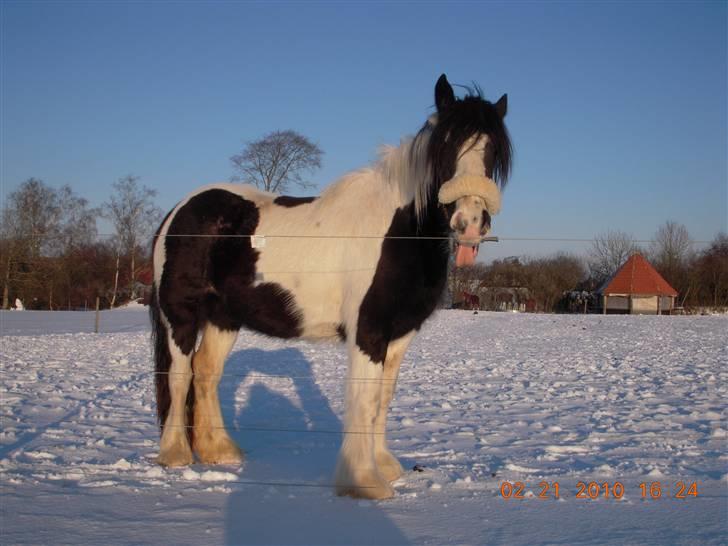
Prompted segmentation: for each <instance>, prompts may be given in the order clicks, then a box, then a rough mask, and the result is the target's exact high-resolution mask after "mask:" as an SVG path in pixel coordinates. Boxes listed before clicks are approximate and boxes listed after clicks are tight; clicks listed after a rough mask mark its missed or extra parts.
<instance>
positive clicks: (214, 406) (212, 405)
mask: <svg viewBox="0 0 728 546" xmlns="http://www.w3.org/2000/svg"><path fill="white" fill-rule="evenodd" d="M237 336H238V332H237V331H235V330H221V329H220V328H218V327H217V326H214V325H213V324H210V323H208V324H207V326H206V327H205V329H204V332H203V335H202V341H201V342H200V347H199V349H198V350H197V352H196V353H195V356H194V358H193V361H192V366H193V368H194V380H193V381H194V386H195V406H194V434H193V440H192V443H193V448H194V450H195V452H196V453H197V456H198V457H199V459H200V462H203V463H218V464H236V463H240V462H242V460H243V453H242V451H240V448H239V447H238V446H237V445H236V444H235V442H234V441H233V440H232V439H231V438H230V436H229V435H228V433H227V431H226V430H225V423H224V422H223V418H222V413H221V411H220V400H219V398H218V394H217V387H218V384H219V383H220V376H221V375H222V372H223V369H224V367H225V359H226V358H227V356H228V354H229V353H230V350H231V349H232V348H233V344H234V343H235V339H236V338H237Z"/></svg>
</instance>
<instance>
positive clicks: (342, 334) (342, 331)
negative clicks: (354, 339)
mask: <svg viewBox="0 0 728 546" xmlns="http://www.w3.org/2000/svg"><path fill="white" fill-rule="evenodd" d="M336 335H338V336H339V341H346V326H344V325H343V324H339V325H338V326H336Z"/></svg>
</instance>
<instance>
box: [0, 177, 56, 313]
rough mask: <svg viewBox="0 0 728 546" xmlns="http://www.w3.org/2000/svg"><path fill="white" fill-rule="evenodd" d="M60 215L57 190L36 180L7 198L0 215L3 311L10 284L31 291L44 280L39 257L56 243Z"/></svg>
mask: <svg viewBox="0 0 728 546" xmlns="http://www.w3.org/2000/svg"><path fill="white" fill-rule="evenodd" d="M60 215H61V208H60V206H59V204H58V195H57V192H56V190H55V189H54V188H52V187H50V186H47V185H46V184H45V183H43V181H41V180H38V179H37V178H29V179H28V180H26V181H25V182H23V183H22V184H21V185H20V186H19V187H18V189H17V190H15V191H14V192H13V193H11V194H10V196H9V197H8V201H7V203H6V205H5V207H4V209H3V213H2V239H3V251H4V252H3V254H4V264H3V265H4V270H5V275H4V277H5V278H4V285H3V308H5V309H7V307H8V305H9V299H8V296H9V289H10V285H11V283H12V282H14V281H16V280H17V281H19V282H20V281H21V280H22V282H23V284H24V286H25V287H26V289H27V290H28V291H30V290H31V289H32V288H35V285H37V284H38V283H41V282H42V281H43V280H44V278H43V275H42V273H41V271H40V270H41V267H40V258H41V254H42V253H44V252H46V253H47V252H49V251H51V250H52V249H53V247H54V243H55V244H57V240H55V241H54V239H56V236H57V235H58V229H59V224H60ZM19 277H22V279H20V278H19Z"/></svg>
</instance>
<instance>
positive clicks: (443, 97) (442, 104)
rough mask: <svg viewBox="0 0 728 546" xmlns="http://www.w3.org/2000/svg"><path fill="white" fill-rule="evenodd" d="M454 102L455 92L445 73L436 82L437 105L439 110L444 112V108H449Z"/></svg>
mask: <svg viewBox="0 0 728 546" xmlns="http://www.w3.org/2000/svg"><path fill="white" fill-rule="evenodd" d="M454 102H455V93H453V90H452V87H451V86H450V83H449V82H448V81H447V77H446V76H445V74H443V75H442V76H440V79H438V80H437V83H436V84H435V106H437V111H438V112H442V111H443V110H447V109H448V108H450V107H451V106H452V105H453V103H454Z"/></svg>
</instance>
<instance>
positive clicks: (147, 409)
mask: <svg viewBox="0 0 728 546" xmlns="http://www.w3.org/2000/svg"><path fill="white" fill-rule="evenodd" d="M146 321H147V319H146V314H145V313H144V311H143V310H127V311H114V312H108V313H105V314H104V316H102V319H101V332H102V333H101V334H93V333H89V332H92V331H93V323H94V318H93V313H42V312H14V313H8V312H3V313H1V314H0V329H1V331H2V338H1V339H0V342H1V347H0V358H1V359H2V376H1V378H0V397H1V399H2V429H1V430H0V494H1V495H2V497H1V499H0V502H1V512H0V516H1V518H2V520H1V522H0V523H1V526H0V533H1V536H0V541H1V542H2V543H3V544H15V543H53V544H56V543H74V544H111V543H113V544H121V543H124V544H126V543H153V544H173V543H174V544H191V543H204V544H223V543H225V544H354V543H361V544H406V543H412V544H604V543H609V544H672V543H678V544H725V543H726V542H727V541H728V469H727V468H726V466H727V465H726V462H727V461H728V455H727V451H726V443H727V441H728V424H727V423H726V417H727V412H726V399H727V397H726V389H727V385H728V383H726V379H727V375H728V370H727V369H726V363H727V362H728V349H727V348H726V345H727V344H726V340H727V337H728V336H727V335H726V332H727V331H728V318H726V317H636V316H607V317H604V316H576V315H561V316H556V315H519V314H505V313H502V314H498V313H480V314H477V315H474V314H472V313H470V312H465V311H442V312H440V313H438V314H437V315H436V316H435V317H434V318H433V319H432V320H431V321H430V322H428V323H427V325H426V327H425V328H424V329H423V331H422V332H421V334H420V335H419V336H418V337H417V338H416V340H415V342H414V343H413V346H412V347H411V349H410V351H409V353H408V355H407V357H406V358H405V362H404V364H403V369H402V375H401V379H400V383H399V387H398V391H397V395H396V398H395V401H394V403H393V408H392V413H391V417H390V429H391V440H390V445H391V448H392V450H393V451H394V453H395V454H396V455H397V456H399V457H400V460H402V461H403V463H404V466H405V467H406V468H408V469H412V468H413V467H414V466H415V465H419V466H420V467H422V468H421V470H422V471H421V472H420V471H414V470H410V471H409V472H408V473H407V474H406V475H405V476H404V477H403V478H402V479H401V480H400V481H399V482H397V484H396V490H397V496H396V497H395V498H394V499H392V500H388V501H382V502H366V501H357V500H352V499H349V498H339V497H336V496H334V494H333V492H332V490H331V488H330V483H331V475H332V473H333V467H334V462H335V458H336V451H337V447H338V444H339V442H340V439H341V434H340V433H339V431H340V430H341V415H342V409H343V378H344V375H345V366H346V356H345V353H344V350H343V348H342V347H339V346H333V345H323V344H312V343H305V342H293V343H291V342H283V341H279V340H274V339H269V338H265V337H262V336H258V335H255V334H250V333H241V335H240V337H239V338H238V342H237V345H236V348H235V351H234V353H233V355H232V356H231V359H230V361H229V362H228V365H227V367H226V370H225V372H226V375H225V377H224V378H223V382H222V384H221V399H222V401H223V409H224V412H225V418H226V422H227V423H228V424H230V425H231V426H232V429H233V432H232V435H233V437H235V438H236V439H237V440H238V442H239V443H240V445H241V446H242V447H243V448H244V449H245V450H246V453H247V460H246V464H245V467H244V468H243V469H240V468H237V467H229V466H228V467H208V466H202V465H195V466H193V467H191V468H186V469H163V468H160V467H159V466H157V465H156V464H155V463H154V458H155V456H156V452H157V440H158V427H157V425H156V422H155V415H154V401H153V388H152V385H153V376H152V374H151V369H152V364H151V360H150V350H149V342H148V333H147V322H146ZM104 332H106V333H104ZM580 481H581V482H584V483H585V484H586V485H587V486H588V484H589V483H591V482H594V483H596V484H597V485H596V486H592V489H591V492H592V493H595V492H598V493H599V495H598V498H596V499H594V500H592V499H589V498H585V499H582V498H577V497H576V494H577V492H578V485H577V484H578V482H580ZM503 482H509V483H512V484H515V483H516V482H521V483H523V484H524V489H523V496H524V498H523V499H517V498H510V499H504V498H503V496H502V495H501V489H502V488H501V485H502V484H503ZM540 482H547V483H548V484H549V489H548V490H547V493H548V495H549V498H547V499H540V498H538V494H539V492H540V491H541V489H542V488H541V487H540V486H539V483H540ZM616 482H620V483H621V484H622V485H623V489H624V495H623V498H622V499H621V500H618V499H615V498H613V497H611V496H610V498H605V495H604V486H603V485H602V484H604V483H607V484H608V487H609V493H610V495H611V494H612V492H613V487H614V485H615V483H616ZM677 482H682V483H684V484H685V486H686V488H685V491H683V493H684V496H685V497H686V498H684V499H680V498H676V497H678V496H680V490H679V488H678V484H677ZM555 483H558V486H559V496H560V499H559V500H556V499H555V498H554V484H555ZM641 483H644V484H646V485H645V486H644V487H645V491H644V495H643V491H642V489H641V488H640V484H641ZM693 483H695V484H696V488H697V497H696V496H693V495H691V494H689V493H690V489H689V487H690V486H691V485H692V484H693ZM654 484H657V485H659V487H660V491H659V493H660V498H656V499H653V498H651V496H650V489H649V488H650V487H652V493H653V494H655V496H657V492H658V491H657V485H654ZM597 488H598V491H597ZM503 489H504V490H505V491H506V492H508V487H507V486H506V487H504V488H503ZM515 491H516V489H515V488H514V489H513V494H515ZM617 491H619V489H618V487H617ZM588 493H589V489H586V490H585V494H586V496H587V497H588ZM643 497H646V498H643Z"/></svg>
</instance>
